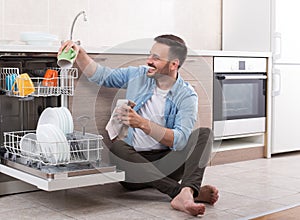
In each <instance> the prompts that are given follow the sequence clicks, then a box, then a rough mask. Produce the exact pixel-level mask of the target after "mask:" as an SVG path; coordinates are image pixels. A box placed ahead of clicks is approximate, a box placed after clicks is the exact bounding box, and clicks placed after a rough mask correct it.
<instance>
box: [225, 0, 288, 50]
mask: <svg viewBox="0 0 300 220" xmlns="http://www.w3.org/2000/svg"><path fill="white" fill-rule="evenodd" d="M271 1H273V0H251V1H250V0H223V1H222V50H228V51H256V52H258V51H265V52H267V51H271V41H270V36H271ZM285 4H289V3H285Z"/></svg>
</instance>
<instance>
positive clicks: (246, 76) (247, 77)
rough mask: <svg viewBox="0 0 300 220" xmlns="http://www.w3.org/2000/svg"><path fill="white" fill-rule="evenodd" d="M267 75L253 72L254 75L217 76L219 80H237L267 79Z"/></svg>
mask: <svg viewBox="0 0 300 220" xmlns="http://www.w3.org/2000/svg"><path fill="white" fill-rule="evenodd" d="M266 78H267V76H266V75H262V74H255V75H254V74H253V75H219V76H217V79H218V80H225V79H229V80H236V79H266Z"/></svg>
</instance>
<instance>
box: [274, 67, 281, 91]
mask: <svg viewBox="0 0 300 220" xmlns="http://www.w3.org/2000/svg"><path fill="white" fill-rule="evenodd" d="M272 81H273V91H272V96H279V95H280V92H281V73H280V70H279V69H274V70H273V80H272Z"/></svg>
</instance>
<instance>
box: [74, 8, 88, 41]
mask: <svg viewBox="0 0 300 220" xmlns="http://www.w3.org/2000/svg"><path fill="white" fill-rule="evenodd" d="M82 14H83V20H84V21H87V16H86V13H85V11H81V12H79V13H78V14H77V15H76V17H75V18H74V21H73V23H72V27H71V33H70V40H72V38H73V30H74V25H75V22H76V20H77V18H78V17H79V16H80V15H82ZM78 43H79V42H78Z"/></svg>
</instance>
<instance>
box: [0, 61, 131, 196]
mask: <svg viewBox="0 0 300 220" xmlns="http://www.w3.org/2000/svg"><path fill="white" fill-rule="evenodd" d="M47 59H48V58H47ZM38 60H39V62H42V61H41V60H40V59H38ZM21 63H22V62H21ZM46 69H51V70H54V71H56V72H57V76H53V77H51V78H50V79H49V78H48V79H45V78H44V76H43V75H44V73H45V71H47V70H46ZM46 69H44V70H40V72H41V73H39V74H41V75H39V76H36V75H34V76H30V79H31V81H32V84H31V86H32V87H33V92H32V93H31V94H29V95H20V94H24V93H20V92H18V93H17V92H14V91H13V90H14V88H11V86H10V85H8V83H9V81H8V80H7V79H9V77H10V76H12V75H13V76H15V77H18V76H20V72H21V71H20V68H19V67H1V66H0V74H1V75H0V89H1V91H2V93H3V96H6V97H8V98H9V99H10V100H12V99H17V100H18V101H17V102H19V103H24V102H25V103H26V101H30V100H34V99H39V98H49V97H50V98H51V97H56V102H57V103H56V104H57V106H51V104H50V105H49V104H48V105H47V106H44V107H43V108H42V109H40V111H41V112H44V111H46V110H48V109H52V110H53V109H55V110H57V111H61V112H63V110H64V111H65V114H64V113H62V115H60V116H59V114H56V115H58V116H57V117H58V120H59V118H60V119H61V121H60V122H58V123H60V124H61V125H62V126H63V127H64V128H65V130H64V129H62V130H64V131H63V132H62V133H63V135H62V133H57V132H56V130H55V129H52V130H51V129H50V127H48V128H47V129H48V130H49V132H45V131H44V133H43V135H44V137H46V139H45V138H44V139H38V138H36V137H37V136H38V135H40V134H41V133H42V132H41V131H39V130H38V127H37V125H36V123H33V125H31V126H24V125H22V126H19V127H20V130H15V128H14V129H12V128H10V129H7V130H5V128H2V129H4V130H3V132H2V135H3V137H2V138H3V139H2V142H3V144H2V146H1V151H2V155H1V164H0V173H3V174H6V175H8V176H10V177H13V178H16V179H18V180H21V181H23V182H26V183H29V184H31V185H33V186H36V187H37V188H38V189H42V190H46V191H55V190H62V189H68V188H75V187H83V186H91V185H97V184H105V183H112V182H118V181H123V180H124V179H125V173H124V172H123V171H120V170H117V169H116V166H114V165H111V164H107V163H104V162H103V160H102V159H103V158H102V150H103V144H104V143H103V137H102V136H101V135H98V134H91V133H86V132H85V130H84V129H83V130H82V131H76V130H73V129H72V128H71V127H72V123H71V121H72V119H70V118H69V121H68V120H67V119H68V116H70V112H69V110H68V109H67V107H68V104H67V103H68V102H67V98H68V96H72V95H73V94H74V80H75V79H76V78H77V77H78V70H77V69H76V68H71V69H58V68H56V67H47V68H46ZM26 80H27V79H26ZM45 80H52V81H53V80H54V81H55V83H51V84H50V86H49V85H47V84H46V85H45V83H43V82H45ZM19 84H20V82H19ZM20 85H21V84H20ZM20 85H19V89H26V83H24V85H23V86H20ZM31 89H32V88H31ZM22 106H23V105H22ZM23 108H24V106H23V107H22V109H23ZM41 112H40V113H41ZM39 116H40V115H39ZM39 116H38V117H39ZM1 117H2V116H1ZM27 117H30V116H27ZM38 117H37V120H38ZM85 117H86V116H83V119H86V118H85ZM18 120H21V121H22V123H21V124H23V121H24V118H23V117H19V118H18ZM70 123H71V124H70ZM68 126H69V127H68ZM2 127H3V126H2ZM41 127H42V126H40V128H41ZM28 128H30V129H28ZM34 128H36V129H34ZM38 132H40V134H39V133H38ZM51 132H52V135H53V136H54V137H55V138H49V133H50V134H51ZM55 132H56V133H55ZM47 135H48V137H47ZM40 136H41V135H40ZM38 137H39V136H38ZM47 138H48V139H47Z"/></svg>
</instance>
